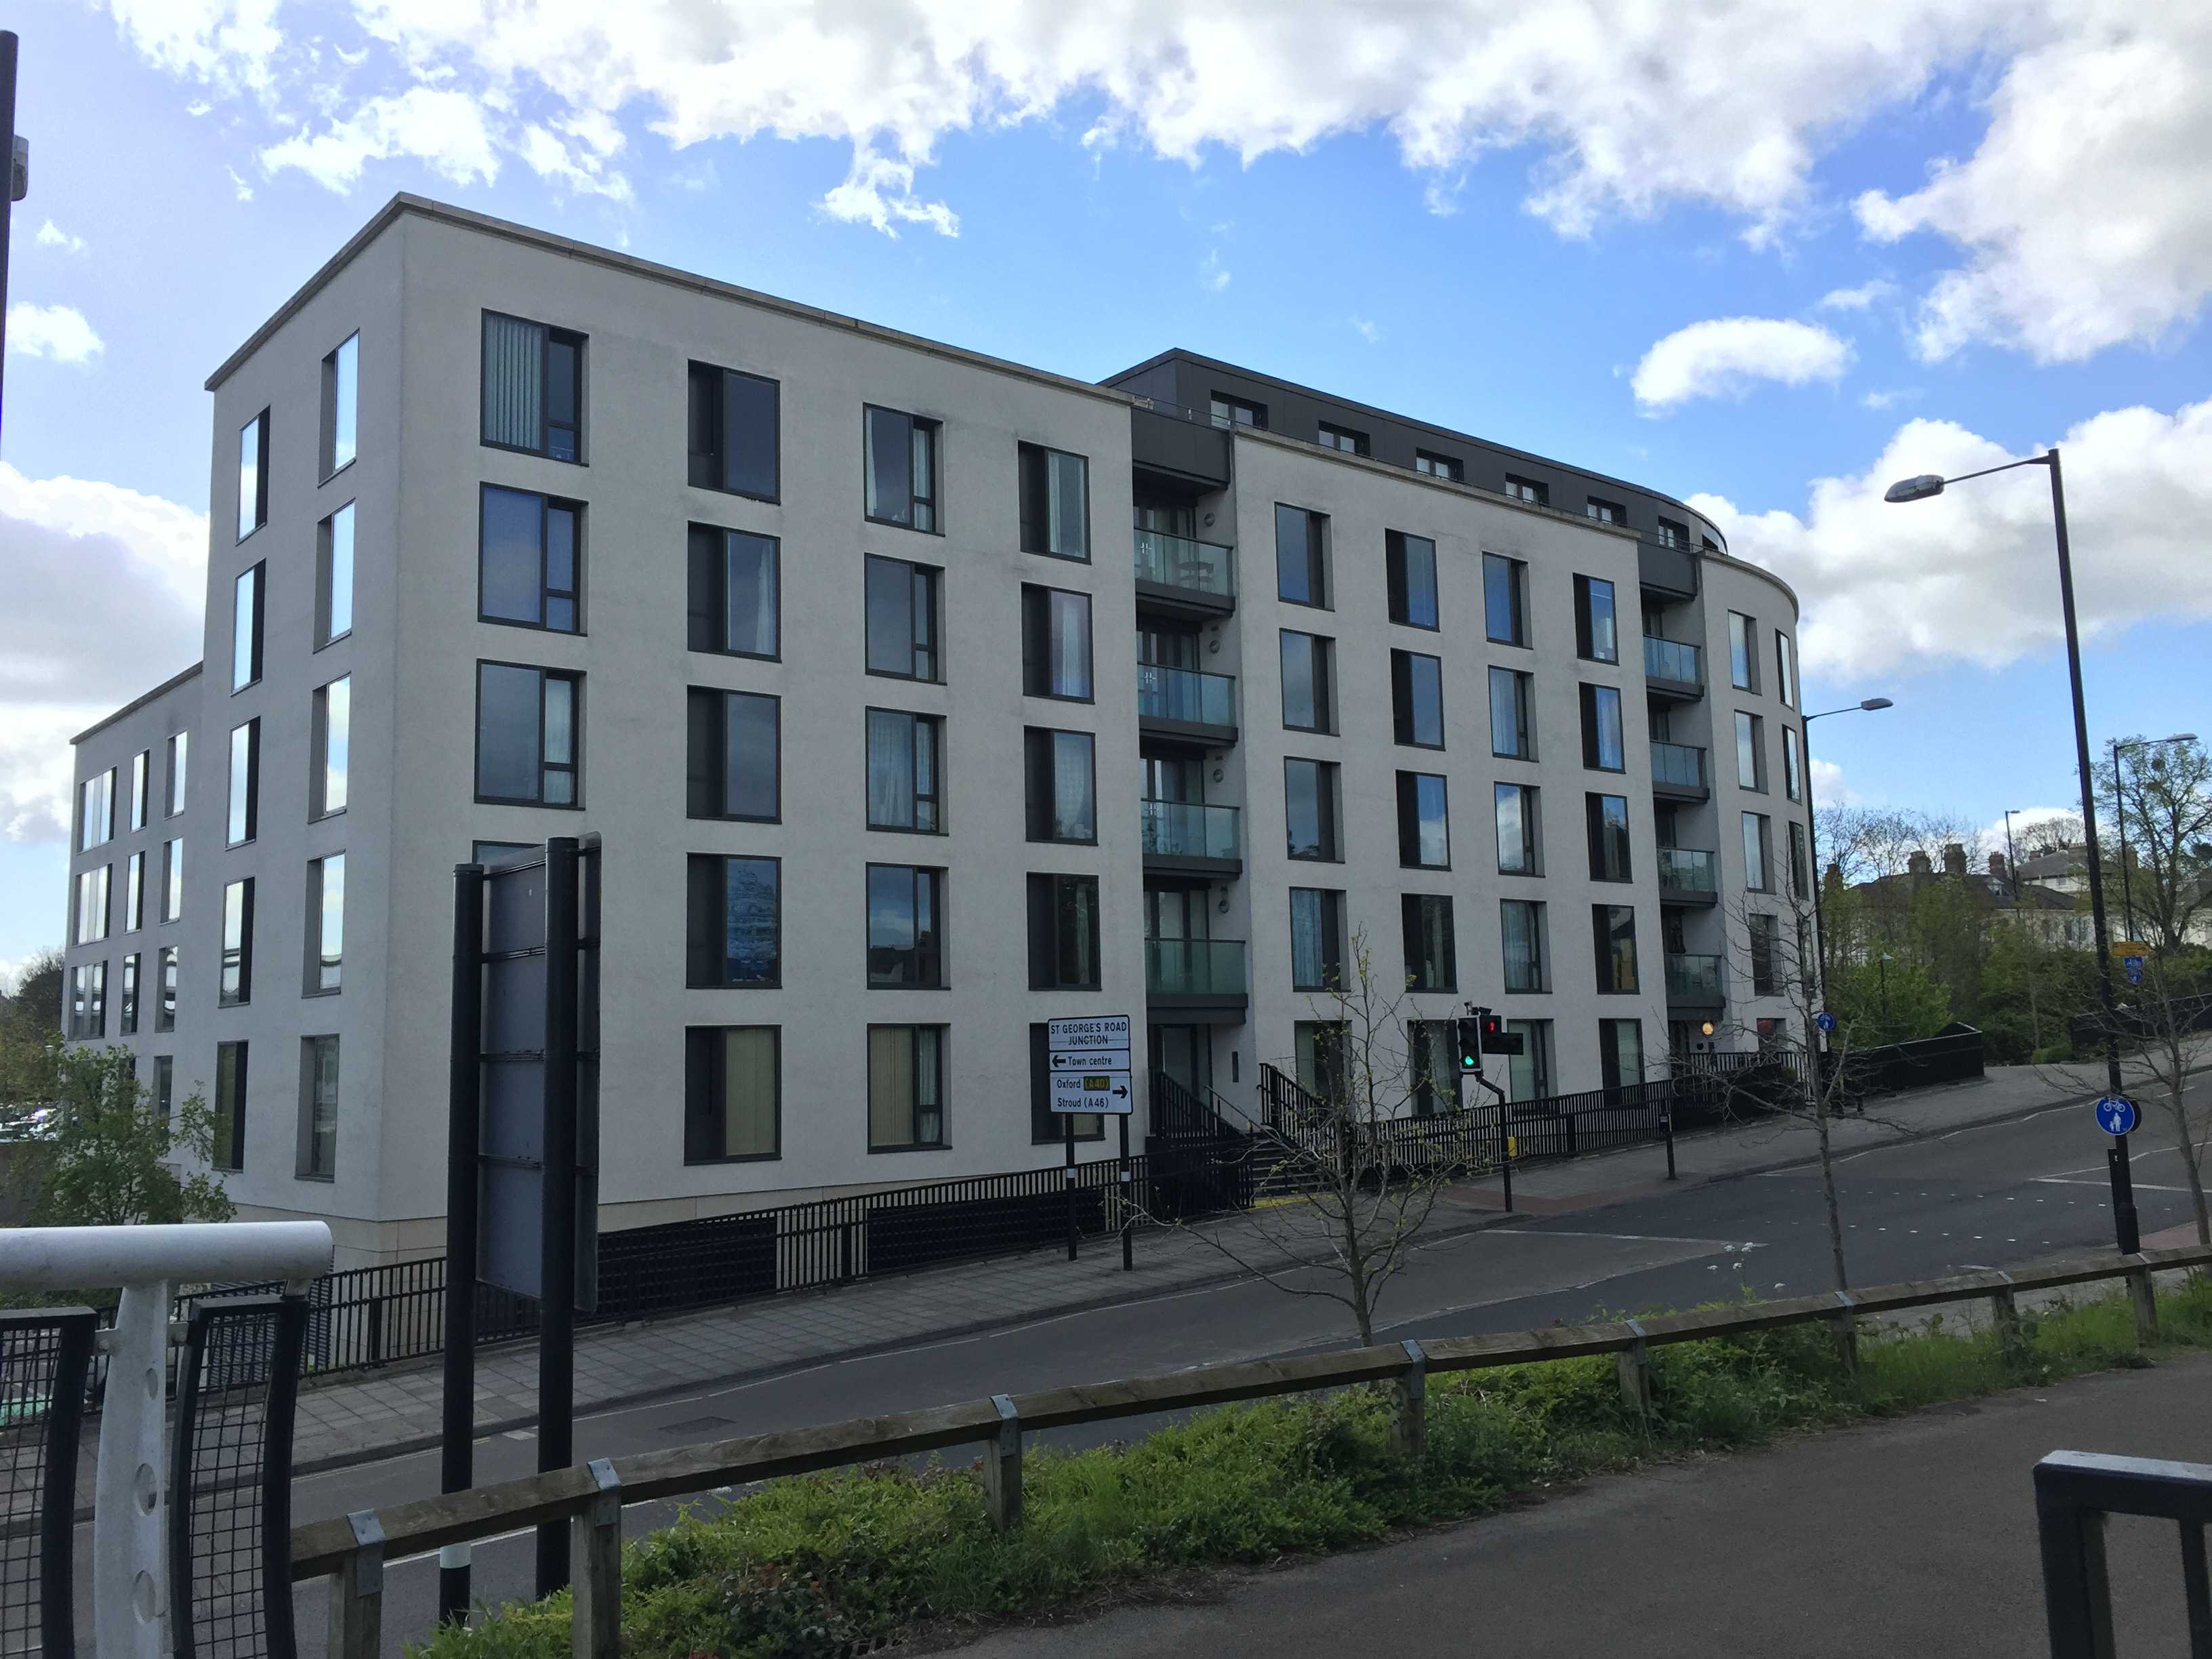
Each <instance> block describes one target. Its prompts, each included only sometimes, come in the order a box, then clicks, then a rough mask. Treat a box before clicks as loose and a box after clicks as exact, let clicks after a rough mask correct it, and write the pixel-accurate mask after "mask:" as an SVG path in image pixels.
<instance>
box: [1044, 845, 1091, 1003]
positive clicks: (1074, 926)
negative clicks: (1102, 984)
mask: <svg viewBox="0 0 2212 1659" xmlns="http://www.w3.org/2000/svg"><path fill="white" fill-rule="evenodd" d="M1029 901H1030V989H1031V990H1032V991H1095V990H1097V988H1098V985H1099V978H1098V927H1099V912H1098V878H1097V877H1096V876H1053V875H1042V874H1037V873H1032V874H1031V875H1030V878H1029Z"/></svg>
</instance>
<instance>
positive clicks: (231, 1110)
mask: <svg viewBox="0 0 2212 1659" xmlns="http://www.w3.org/2000/svg"><path fill="white" fill-rule="evenodd" d="M215 1167H216V1169H218V1170H233V1171H236V1170H243V1169H244V1168H245V1167H246V1045H245V1044H244V1043H242V1042H218V1043H216V1045H215Z"/></svg>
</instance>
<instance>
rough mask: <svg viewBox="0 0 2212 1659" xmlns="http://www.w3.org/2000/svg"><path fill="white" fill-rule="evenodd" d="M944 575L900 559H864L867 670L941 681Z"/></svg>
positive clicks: (901, 676) (900, 676) (898, 677)
mask: <svg viewBox="0 0 2212 1659" xmlns="http://www.w3.org/2000/svg"><path fill="white" fill-rule="evenodd" d="M942 574H943V573H942V572H940V571H938V570H935V569H933V568H930V567H929V566H927V565H921V564H908V562H906V561H905V560H903V559H879V558H878V557H876V556H875V555H873V554H869V555H868V556H867V559H866V611H867V618H866V623H867V635H868V672H870V673H871V674H884V675H889V676H890V677H891V678H894V679H902V680H930V681H937V680H941V679H943V678H945V671H944V668H943V665H942V659H941V658H940V657H939V653H938V648H937V617H938V588H939V580H940V578H941V576H942Z"/></svg>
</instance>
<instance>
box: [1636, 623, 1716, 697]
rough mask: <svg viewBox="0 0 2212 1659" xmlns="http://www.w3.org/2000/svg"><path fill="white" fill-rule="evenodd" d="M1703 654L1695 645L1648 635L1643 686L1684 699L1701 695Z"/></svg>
mask: <svg viewBox="0 0 2212 1659" xmlns="http://www.w3.org/2000/svg"><path fill="white" fill-rule="evenodd" d="M1704 656H1705V653H1703V652H1701V651H1699V649H1698V647H1696V646H1694V645H1685V644H1683V643H1682V642H1681V641H1680V640H1655V639H1652V638H1650V636H1649V635H1647V636H1646V637H1645V639H1644V689H1645V690H1648V691H1649V692H1650V693H1651V695H1652V696H1657V697H1678V698H1680V699H1682V700H1683V701H1685V702H1690V701H1693V700H1695V699H1697V698H1699V697H1702V696H1705V662H1704V660H1703V658H1704Z"/></svg>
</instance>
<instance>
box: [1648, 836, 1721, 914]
mask: <svg viewBox="0 0 2212 1659" xmlns="http://www.w3.org/2000/svg"><path fill="white" fill-rule="evenodd" d="M1720 873H1721V872H1720V858H1719V855H1718V854H1713V853H1706V852H1701V851H1699V850H1698V849H1697V848H1690V847H1662V848H1660V849H1659V902H1660V903H1662V904H1717V903H1718V902H1720V890H1721V889H1720Z"/></svg>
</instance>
